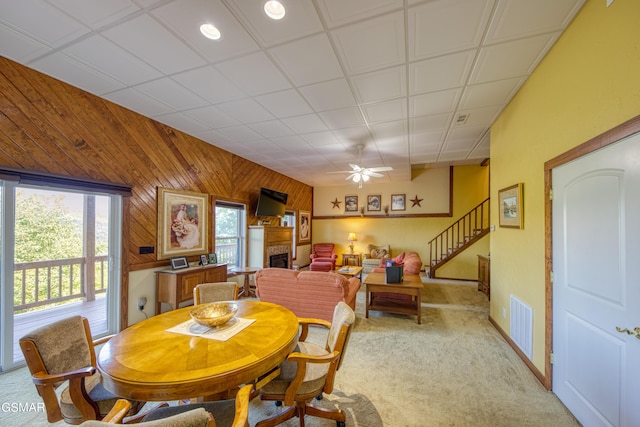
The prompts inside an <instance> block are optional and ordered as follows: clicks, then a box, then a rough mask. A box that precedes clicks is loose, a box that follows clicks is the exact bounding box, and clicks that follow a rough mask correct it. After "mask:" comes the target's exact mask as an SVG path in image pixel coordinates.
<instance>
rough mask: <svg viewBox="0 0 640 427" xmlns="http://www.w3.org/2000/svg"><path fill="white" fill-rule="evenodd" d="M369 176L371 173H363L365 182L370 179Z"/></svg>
mask: <svg viewBox="0 0 640 427" xmlns="http://www.w3.org/2000/svg"><path fill="white" fill-rule="evenodd" d="M369 178H371V177H370V176H369V175H367V174H365V173H363V174H362V180H363V181H364V182H367V181H369Z"/></svg>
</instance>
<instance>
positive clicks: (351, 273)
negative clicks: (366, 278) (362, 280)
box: [333, 265, 362, 279]
mask: <svg viewBox="0 0 640 427" xmlns="http://www.w3.org/2000/svg"><path fill="white" fill-rule="evenodd" d="M333 272H334V273H338V274H341V275H343V276H344V277H346V278H347V279H348V278H351V277H358V278H359V277H361V276H360V273H362V267H357V266H354V265H349V266H345V267H341V268H337V269H335V270H333Z"/></svg>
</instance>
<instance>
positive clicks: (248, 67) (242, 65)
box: [216, 52, 291, 96]
mask: <svg viewBox="0 0 640 427" xmlns="http://www.w3.org/2000/svg"><path fill="white" fill-rule="evenodd" d="M216 68H217V69H218V70H219V71H220V72H221V73H222V74H223V75H224V76H225V77H226V78H227V79H229V80H230V81H231V82H233V83H234V84H235V85H236V86H238V87H240V88H242V90H244V91H245V92H246V93H248V94H249V95H250V96H256V95H262V94H265V93H269V92H276V91H279V90H284V89H290V88H291V85H290V84H289V82H288V81H287V79H286V78H285V77H284V75H283V74H282V73H281V72H280V71H279V70H278V69H277V68H276V67H275V65H273V63H272V62H271V61H270V60H269V58H267V56H266V55H265V54H264V53H263V52H257V53H253V54H250V55H245V56H242V57H240V58H235V59H232V60H229V61H226V62H222V63H220V64H217V65H216Z"/></svg>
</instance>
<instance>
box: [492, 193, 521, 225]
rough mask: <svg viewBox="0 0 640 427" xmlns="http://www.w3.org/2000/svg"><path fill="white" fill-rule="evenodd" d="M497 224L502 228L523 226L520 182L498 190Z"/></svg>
mask: <svg viewBox="0 0 640 427" xmlns="http://www.w3.org/2000/svg"><path fill="white" fill-rule="evenodd" d="M498 209H499V211H500V212H499V217H500V220H499V224H500V227H504V228H523V214H524V212H523V210H522V183H519V184H515V185H512V186H511V187H507V188H503V189H502V190H498Z"/></svg>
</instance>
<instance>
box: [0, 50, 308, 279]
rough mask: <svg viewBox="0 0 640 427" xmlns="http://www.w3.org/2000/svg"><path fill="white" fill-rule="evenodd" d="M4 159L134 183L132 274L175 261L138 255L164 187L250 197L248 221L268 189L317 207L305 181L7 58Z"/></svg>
mask: <svg viewBox="0 0 640 427" xmlns="http://www.w3.org/2000/svg"><path fill="white" fill-rule="evenodd" d="M0 164H1V165H4V166H9V167H14V168H22V169H27V170H33V171H42V172H49V173H53V174H60V175H67V176H74V177H80V178H89V179H94V180H102V181H110V182H115V183H126V184H130V185H132V193H133V194H132V197H131V198H130V199H129V200H128V201H127V203H125V207H128V213H127V214H126V215H127V217H126V218H125V222H126V226H127V228H128V241H126V242H124V243H125V247H126V248H127V249H128V251H127V252H128V253H127V254H125V255H128V256H125V257H124V258H125V259H127V260H128V261H126V265H125V266H124V267H125V271H128V270H137V269H144V268H151V267H157V266H161V265H168V261H166V260H165V261H157V260H156V254H155V253H154V254H150V255H139V254H138V248H139V247H140V246H157V242H156V234H157V231H156V229H157V197H156V195H157V188H158V187H168V188H174V189H181V190H189V191H197V192H201V193H207V194H210V195H211V202H212V203H214V202H215V200H216V199H223V200H227V201H234V202H240V203H246V204H247V208H248V222H249V225H255V224H257V222H258V219H257V218H255V217H254V216H253V212H254V211H255V206H256V202H257V198H258V192H259V189H260V187H268V188H272V189H274V190H278V191H282V192H285V193H287V194H289V202H288V204H287V209H290V210H295V211H297V210H298V209H303V210H307V211H311V209H312V207H313V201H312V197H313V192H312V188H311V187H310V186H308V185H306V184H303V183H301V182H299V181H296V180H293V179H291V178H288V177H286V176H284V175H282V174H279V173H277V172H275V171H272V170H270V169H267V168H264V167H262V166H259V165H257V164H256V163H253V162H251V161H249V160H246V159H244V158H242V157H239V156H236V155H234V154H231V153H229V152H228V151H225V150H222V149H220V148H217V147H215V146H212V145H210V144H208V143H206V142H204V141H201V140H199V139H196V138H193V137H191V136H189V135H186V134H184V133H182V132H180V131H177V130H174V129H172V128H170V127H168V126H165V125H163V124H160V123H158V122H156V121H154V120H152V119H149V118H147V117H144V116H141V115H140V114H137V113H134V112H132V111H130V110H127V109H125V108H122V107H120V106H118V105H116V104H113V103H111V102H109V101H107V100H104V99H101V98H99V97H97V96H94V95H91V94H89V93H87V92H85V91H82V90H80V89H78V88H75V87H73V86H70V85H68V84H66V83H63V82H61V81H58V80H55V79H53V78H50V77H48V76H45V75H43V74H41V73H39V72H37V71H34V70H31V69H29V68H26V67H24V66H21V65H19V64H17V63H15V62H12V61H10V60H8V59H6V58H2V57H0ZM125 212H126V210H125ZM209 238H210V239H212V236H211V234H210V236H209ZM209 246H210V247H213V241H210V242H209ZM195 259H196V257H193V259H192V260H195Z"/></svg>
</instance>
